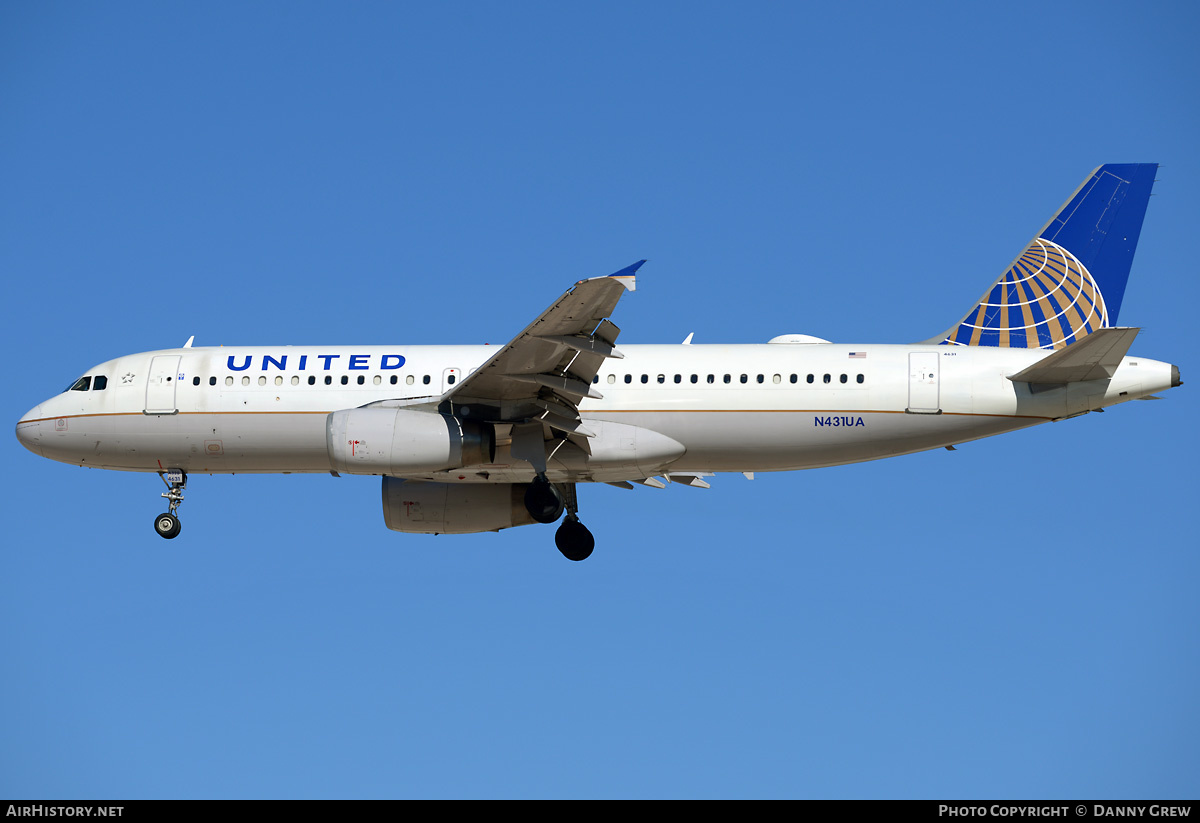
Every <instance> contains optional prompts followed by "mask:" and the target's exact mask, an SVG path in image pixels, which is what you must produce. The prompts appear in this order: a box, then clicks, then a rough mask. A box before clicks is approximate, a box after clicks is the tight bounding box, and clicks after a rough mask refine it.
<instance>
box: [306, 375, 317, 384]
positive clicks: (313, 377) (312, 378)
mask: <svg viewBox="0 0 1200 823" xmlns="http://www.w3.org/2000/svg"><path fill="white" fill-rule="evenodd" d="M308 385H310V386H315V385H317V376H316V375H315V374H310V375H309V376H308Z"/></svg>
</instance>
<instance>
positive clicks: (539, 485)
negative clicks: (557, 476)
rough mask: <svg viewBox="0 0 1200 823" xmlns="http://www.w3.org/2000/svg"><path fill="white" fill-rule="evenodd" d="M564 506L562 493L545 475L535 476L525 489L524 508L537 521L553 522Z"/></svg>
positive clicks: (560, 515) (558, 516)
mask: <svg viewBox="0 0 1200 823" xmlns="http://www.w3.org/2000/svg"><path fill="white" fill-rule="evenodd" d="M564 508H566V501H564V500H563V496H562V493H561V492H559V490H558V489H556V488H554V484H553V483H551V482H550V481H549V480H547V479H546V478H545V477H542V476H540V475H539V476H538V477H535V478H534V480H533V482H532V483H530V484H529V488H527V489H526V490H525V509H526V511H528V512H529V516H530V517H532V518H533V519H534V520H536V521H537V522H539V523H553V522H554V521H555V520H557V519H558V518H560V517H562V513H563V509H564Z"/></svg>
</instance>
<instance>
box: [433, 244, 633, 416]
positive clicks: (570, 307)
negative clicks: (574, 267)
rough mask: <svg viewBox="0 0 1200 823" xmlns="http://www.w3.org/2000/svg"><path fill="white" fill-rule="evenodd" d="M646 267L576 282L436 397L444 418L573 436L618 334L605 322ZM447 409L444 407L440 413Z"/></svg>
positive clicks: (628, 267) (612, 350)
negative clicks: (539, 425) (530, 424)
mask: <svg viewBox="0 0 1200 823" xmlns="http://www.w3.org/2000/svg"><path fill="white" fill-rule="evenodd" d="M645 262H646V261H645V260H640V261H638V262H637V263H634V264H633V265H632V266H627V267H626V268H624V269H621V270H620V271H618V272H615V273H613V274H610V275H608V276H607V277H593V278H590V279H588V280H581V281H579V282H578V283H576V284H575V285H574V286H573V287H571V288H570V289H568V290H567V291H566V293H565V294H563V296H562V297H560V298H558V300H556V301H555V302H554V303H553V304H552V305H551V306H550V308H548V309H546V310H545V311H544V312H542V313H541V315H539V316H538V318H537V319H536V320H534V321H533V322H532V323H530V324H529V326H528V327H526V329H525V330H524V331H523V332H521V333H520V334H518V335H517V336H516V337H514V338H513V339H512V340H511V341H509V343H508V344H507V345H505V346H503V347H502V348H501V349H500V350H499V351H497V352H496V353H495V354H494V355H492V357H491V358H490V359H489V360H488V361H487V362H485V363H484V364H483V365H482V366H480V367H479V368H478V369H476V370H475V371H474V372H472V373H471V374H470V375H468V376H467V377H466V378H464V379H463V381H462V382H461V383H459V384H458V385H457V386H455V387H454V388H453V389H451V390H450V391H449V392H447V393H446V394H445V395H443V396H442V398H441V401H440V403H441V407H442V408H443V409H445V410H446V411H448V412H451V413H453V412H455V411H457V410H461V408H462V407H463V406H467V407H469V408H471V410H472V411H471V415H470V416H471V417H473V418H477V419H478V418H481V417H482V418H485V419H491V420H494V421H505V422H516V421H521V420H527V419H530V418H541V419H542V421H543V422H545V423H547V424H548V425H550V426H551V427H552V428H555V429H559V430H560V431H564V432H569V433H572V434H584V435H586V432H583V431H579V429H580V426H579V422H578V421H579V412H578V405H579V403H580V401H582V400H583V398H585V397H595V398H599V397H601V395H600V393H599V392H597V391H596V389H595V387H594V386H593V385H592V378H594V377H595V376H596V373H597V372H598V371H599V370H600V365H601V364H602V363H603V362H604V360H605V359H606V358H609V357H618V358H619V357H620V356H621V354H620V353H619V352H618V351H617V350H616V349H615V348H614V346H613V344H614V343H615V342H616V339H617V335H618V334H619V333H620V331H621V330H620V329H619V328H617V326H616V325H614V324H613V323H612V321H610V320H609V319H608V317H609V315H610V314H612V312H613V310H614V309H615V308H616V306H617V301H618V300H620V299H621V295H623V294H624V293H625V291H626V290H629V291H633V290H634V288H635V287H636V279H635V277H634V274H635V272H637V270H638V269H639V268H641V266H642V264H643V263H645ZM446 404H449V405H450V408H446Z"/></svg>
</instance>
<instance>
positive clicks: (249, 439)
mask: <svg viewBox="0 0 1200 823" xmlns="http://www.w3.org/2000/svg"><path fill="white" fill-rule="evenodd" d="M495 351H496V349H495V348H493V347H488V346H389V347H366V346H364V347H347V346H332V347H255V348H223V347H222V348H184V349H169V350H164V351H157V352H146V353H142V354H134V355H128V356H125V357H120V358H117V359H115V360H111V361H108V362H106V363H102V364H100V365H98V366H96V367H94V368H93V369H91V370H90V371H89V372H88V375H89V376H93V377H95V376H104V377H105V378H106V381H105V382H106V386H105V388H104V389H102V390H95V389H89V390H87V391H81V390H77V391H70V390H69V391H66V392H64V393H62V394H60V395H58V396H56V397H53V398H51V399H49V400H47V401H45V402H44V403H42V404H40V405H38V406H37V407H35V408H34V409H32V410H31V411H30V412H29V413H28V414H26V415H25V417H24V418H23V419H22V420H21V422H20V423H18V425H17V435H18V437H19V438H20V439H21V441H22V442H23V443H24V444H25V445H26V446H27V447H28V448H30V449H31V450H32V451H34V452H36V453H38V454H41V455H43V456H45V457H48V458H52V459H55V460H59V461H62V462H65V463H72V464H76V465H81V466H92V467H97V468H107V469H120V470H128V471H162V470H165V469H168V468H177V469H183V470H184V471H186V472H189V473H212V474H218V473H232V472H328V471H330V470H331V463H330V455H329V448H328V444H327V418H328V416H329V414H330V413H331V412H334V411H337V410H341V409H349V408H357V407H362V406H366V405H369V404H373V403H380V402H384V401H393V402H395V401H400V403H399V404H401V405H402V404H403V403H405V402H413V403H416V402H422V401H431V400H436V399H437V398H438V397H440V396H441V395H442V394H443V393H444V392H445V391H447V390H449V389H450V388H452V387H453V385H454V383H455V382H458V381H461V380H462V379H463V378H465V377H466V376H467V375H469V374H470V373H471V372H472V371H474V370H475V369H477V368H478V367H479V366H480V365H481V364H483V363H484V362H485V361H486V360H487V359H488V358H489V357H490V356H491V355H492V354H493V353H494V352H495ZM621 352H622V353H623V355H624V358H623V359H610V360H608V361H606V362H605V364H604V368H603V369H602V370H601V371H600V373H599V375H598V376H597V379H596V381H595V383H594V385H593V386H592V388H593V389H594V390H596V391H598V392H599V393H600V394H602V395H603V399H599V400H592V399H588V400H585V401H584V402H583V403H581V404H580V407H579V409H580V414H581V416H582V418H583V422H584V424H585V425H586V424H588V423H589V421H590V422H594V423H596V424H597V425H603V424H602V423H601V422H600V421H608V422H612V423H619V424H625V425H628V426H634V427H638V428H640V429H646V430H650V431H653V432H657V433H659V434H661V435H665V436H667V437H669V438H672V439H673V440H675V441H677V442H678V443H680V444H682V445H683V446H684V447H685V448H686V452H685V453H684V454H683V455H682V456H681V457H679V458H678V459H677V460H675V461H674V462H673V463H671V465H670V471H671V472H687V471H691V472H718V471H746V472H748V471H782V470H789V469H804V468H815V467H819V466H831V465H837V464H842V463H854V462H859V461H864V460H874V459H877V458H881V457H888V456H892V455H899V454H907V453H911V452H916V451H921V450H924V449H932V448H938V447H941V446H947V445H952V444H955V443H962V442H964V441H968V440H973V439H977V438H980V437H986V436H989V435H993V434H999V433H1001V432H1006V431H1012V430H1014V429H1019V428H1024V427H1027V426H1031V425H1035V424H1037V423H1043V422H1046V421H1049V420H1054V419H1059V418H1063V417H1069V416H1072V415H1075V414H1081V413H1083V412H1086V411H1090V410H1094V409H1098V408H1103V407H1105V406H1109V405H1113V404H1115V403H1119V402H1123V401H1125V400H1133V399H1136V398H1138V397H1143V396H1146V395H1149V394H1152V393H1154V392H1156V391H1161V390H1163V389H1165V388H1169V387H1170V386H1171V379H1172V378H1171V367H1170V365H1169V364H1166V363H1161V362H1158V361H1154V360H1147V359H1144V358H1138V357H1126V358H1124V360H1123V361H1122V363H1121V366H1120V368H1119V369H1118V370H1117V372H1116V374H1115V375H1114V377H1113V378H1112V379H1111V380H1105V381H1090V382H1086V383H1072V384H1069V385H1067V386H1062V387H1058V388H1052V389H1047V390H1043V391H1039V392H1036V393H1034V392H1031V391H1030V387H1029V385H1028V384H1025V383H1014V382H1013V381H1010V380H1008V379H1007V376H1008V375H1010V374H1013V373H1015V372H1017V371H1019V370H1021V369H1022V368H1025V367H1026V366H1029V365H1030V364H1032V363H1034V362H1036V361H1038V360H1040V359H1041V358H1043V357H1045V356H1046V354H1047V352H1045V351H1042V350H1036V349H1035V350H1025V349H997V348H982V347H966V346H930V345H853V346H852V345H843V344H761V345H641V346H639V345H629V346H622V347H621ZM498 445H499V448H498V450H497V454H496V457H495V461H494V462H493V463H490V464H485V465H483V466H473V467H472V470H471V471H470V472H465V471H462V470H453V471H446V472H434V473H417V474H413V475H411V476H413V477H423V478H427V479H436V480H443V481H451V482H455V481H457V482H481V481H486V482H493V483H495V482H527V481H528V480H529V479H530V477H532V474H533V472H532V469H531V467H530V465H529V464H528V463H527V462H525V461H522V460H517V459H515V458H513V457H512V455H511V454H509V452H508V451H507V448H506V445H507V444H506V442H505V441H504V440H503V439H502V438H501V439H500V440H499V441H498ZM549 475H550V478H551V479H552V480H564V481H566V480H570V481H587V480H603V481H617V480H627V479H638V478H641V477H645V476H646V475H647V473H646V471H645V468H644V467H639V466H638V465H636V461H635V460H631V461H630V462H629V464H628V465H620V464H617V465H612V464H606V465H605V466H604V467H603V468H601V469H596V470H593V469H591V468H587V467H583V468H581V467H580V466H579V465H575V464H573V465H567V464H559V463H556V462H555V460H554V459H553V457H552V458H551V460H550V464H549Z"/></svg>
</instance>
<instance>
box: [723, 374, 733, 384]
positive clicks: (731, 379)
mask: <svg viewBox="0 0 1200 823" xmlns="http://www.w3.org/2000/svg"><path fill="white" fill-rule="evenodd" d="M725 382H726V383H732V382H733V377H732V376H731V375H728V374H727V375H725Z"/></svg>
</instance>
